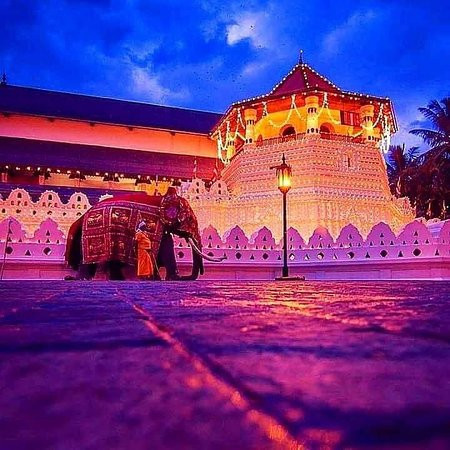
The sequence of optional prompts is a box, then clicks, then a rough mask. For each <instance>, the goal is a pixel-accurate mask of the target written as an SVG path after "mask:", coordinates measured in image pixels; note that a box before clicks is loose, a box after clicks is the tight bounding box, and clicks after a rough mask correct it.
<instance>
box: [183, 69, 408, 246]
mask: <svg viewBox="0 0 450 450" xmlns="http://www.w3.org/2000/svg"><path fill="white" fill-rule="evenodd" d="M396 130H397V125H396V120H395V116H394V111H393V108H392V105H391V102H390V100H389V99H387V98H380V97H374V96H369V95H364V94H358V93H356V92H345V91H342V90H341V89H339V88H338V87H337V86H336V85H334V84H333V83H332V82H331V81H329V80H327V79H326V78H324V77H323V76H321V75H319V74H318V73H317V72H316V71H314V70H313V69H312V68H311V67H310V66H309V65H307V64H303V63H299V64H298V65H296V66H295V67H294V68H293V69H292V70H291V72H290V73H289V74H288V75H287V76H286V77H285V78H283V80H282V81H281V82H280V83H279V84H277V85H276V86H275V87H274V88H273V89H272V91H271V92H270V93H269V94H266V95H262V96H259V97H255V98H250V99H247V100H244V101H241V102H238V103H235V104H233V105H231V106H230V108H229V109H228V110H227V112H226V113H225V114H224V116H223V117H222V119H221V120H220V122H219V123H218V124H217V125H216V126H215V128H214V129H213V131H212V134H211V135H212V137H213V139H214V140H216V142H217V146H218V152H219V156H220V158H221V160H222V162H223V163H224V164H225V168H224V170H223V172H222V180H221V181H222V186H221V188H222V189H221V190H223V189H224V185H226V187H227V188H228V191H229V197H227V198H225V197H224V196H223V195H222V197H224V198H223V199H222V200H220V199H219V200H218V199H217V198H214V196H212V195H209V196H208V198H205V197H204V196H198V195H197V196H195V195H192V196H191V201H193V202H194V204H197V205H198V207H197V209H198V212H199V214H200V215H201V216H202V218H203V219H204V221H205V223H204V224H205V225H206V224H207V223H206V222H207V221H208V220H210V221H211V223H212V224H213V225H214V226H216V227H217V228H218V229H219V231H222V232H223V231H225V230H227V229H229V228H230V227H232V226H233V225H235V224H239V226H240V227H241V228H242V229H243V230H244V231H245V232H246V233H248V234H251V233H253V232H254V231H255V230H257V229H259V228H260V227H261V226H262V225H266V226H268V227H269V228H270V229H271V230H272V231H273V232H274V234H275V235H276V237H278V238H279V237H280V236H281V220H280V211H281V195H280V194H279V192H278V190H277V186H276V179H275V173H274V171H273V170H271V169H270V167H271V166H275V165H277V164H279V163H280V161H281V156H282V154H283V153H284V154H285V155H286V159H287V161H288V162H289V164H290V165H291V166H292V169H293V180H292V184H293V185H292V189H291V191H290V193H289V196H288V208H289V225H290V226H292V227H294V228H296V229H297V230H298V231H299V232H300V233H301V234H302V235H303V236H304V237H305V238H307V237H309V236H310V235H311V234H312V233H313V231H314V230H315V229H316V228H317V227H318V226H324V227H326V228H327V229H328V230H329V231H330V232H331V234H333V235H334V236H337V234H338V233H339V231H340V230H341V229H342V227H344V226H345V225H347V224H349V223H352V224H354V225H356V227H357V228H358V229H359V230H361V232H362V233H367V232H368V231H369V230H370V229H371V228H372V226H373V225H374V224H376V223H378V222H380V221H383V222H386V223H387V224H389V225H390V226H391V227H392V228H393V229H395V230H399V229H400V228H401V227H402V226H404V225H405V224H406V223H408V222H410V221H411V220H412V219H413V218H414V213H413V210H412V208H411V206H410V204H409V201H408V200H407V199H406V198H403V199H396V198H393V197H392V195H391V193H390V190H389V186H388V179H387V174H386V164H385V161H384V158H383V154H382V151H383V149H387V148H388V146H389V137H390V134H391V133H392V132H395V131H396ZM196 199H197V201H196Z"/></svg>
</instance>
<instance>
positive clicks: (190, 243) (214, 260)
mask: <svg viewBox="0 0 450 450" xmlns="http://www.w3.org/2000/svg"><path fill="white" fill-rule="evenodd" d="M187 241H188V243H189V245H190V246H191V247H192V250H194V251H195V252H196V253H197V254H199V255H200V256H201V257H202V258H203V259H206V261H210V262H222V261H223V260H224V259H227V258H226V256H219V257H218V258H215V257H213V256H209V255H205V254H204V253H203V252H202V251H201V250H200V249H199V248H198V247H197V245H196V243H195V242H194V240H193V239H192V238H188V240H187Z"/></svg>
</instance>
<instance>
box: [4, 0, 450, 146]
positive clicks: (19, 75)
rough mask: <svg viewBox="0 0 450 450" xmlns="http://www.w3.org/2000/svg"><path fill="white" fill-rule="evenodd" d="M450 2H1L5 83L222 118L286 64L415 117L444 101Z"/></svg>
mask: <svg viewBox="0 0 450 450" xmlns="http://www.w3.org/2000/svg"><path fill="white" fill-rule="evenodd" d="M449 10H450V0H440V1H438V0H428V1H426V2H425V1H418V0H408V1H406V0H395V1H388V0H378V1H376V2H374V1H373V0H371V1H358V0H340V1H338V2H331V1H328V0H321V1H316V0H308V1H307V0H283V1H279V0H269V1H265V0H260V1H257V2H254V1H252V0H249V1H221V2H220V1H216V0H209V1H207V0H164V1H159V0H157V1H153V0H40V1H34V0H0V17H1V22H2V28H1V29H2V33H1V39H0V69H1V70H5V71H6V73H7V75H8V81H9V83H11V84H18V85H25V86H35V87H40V88H47V89H55V90H63V91H70V92H79V93H85V94H91V95H100V96H110V97H118V98H125V99H133V100H140V101H148V102H154V103H162V104H167V105H175V106H184V107H192V108H197V109H206V110H211V111H219V112H223V111H224V110H225V109H226V108H227V106H228V105H229V104H230V103H231V102H233V101H236V100H240V99H242V98H246V97H250V96H253V95H259V94H262V93H265V92H267V91H268V90H270V89H271V88H272V86H273V85H274V84H276V83H277V82H278V81H279V80H280V78H281V77H283V76H284V75H285V74H286V73H287V72H288V71H289V70H290V69H291V67H292V66H293V65H294V64H295V63H296V62H297V60H298V54H299V49H303V50H304V59H305V61H306V62H308V63H309V64H310V65H311V66H312V67H314V68H315V69H316V70H318V71H319V72H321V73H322V74H323V75H325V76H327V77H328V78H330V79H331V80H332V81H333V82H334V83H336V84H337V85H338V86H339V87H341V88H343V89H346V90H352V91H358V92H364V93H368V94H374V95H380V96H389V97H390V98H391V99H392V100H393V102H394V106H395V109H396V112H397V115H398V120H399V125H400V127H401V131H400V132H399V133H398V135H397V137H396V139H395V141H396V142H403V141H406V142H407V145H413V144H414V143H416V142H420V140H417V138H416V137H414V136H412V135H408V133H407V130H409V129H410V128H413V127H415V126H418V125H420V121H421V119H422V117H421V115H420V113H418V111H417V108H418V107H419V106H424V105H426V104H427V102H428V101H429V100H431V99H433V98H437V99H441V98H443V97H444V96H448V95H450V25H449V22H448V11H449Z"/></svg>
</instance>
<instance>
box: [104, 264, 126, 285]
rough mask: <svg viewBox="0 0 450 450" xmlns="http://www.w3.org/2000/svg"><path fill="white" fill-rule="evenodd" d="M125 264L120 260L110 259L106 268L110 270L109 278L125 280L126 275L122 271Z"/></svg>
mask: <svg viewBox="0 0 450 450" xmlns="http://www.w3.org/2000/svg"><path fill="white" fill-rule="evenodd" d="M122 268H123V264H122V263H121V262H120V261H108V263H107V264H106V269H107V271H108V275H109V279H110V280H115V281H123V280H125V277H124V276H123V273H122Z"/></svg>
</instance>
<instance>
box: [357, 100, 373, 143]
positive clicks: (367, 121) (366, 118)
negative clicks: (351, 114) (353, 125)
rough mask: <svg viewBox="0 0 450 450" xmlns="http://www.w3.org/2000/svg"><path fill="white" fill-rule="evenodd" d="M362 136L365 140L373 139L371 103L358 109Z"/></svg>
mask: <svg viewBox="0 0 450 450" xmlns="http://www.w3.org/2000/svg"><path fill="white" fill-rule="evenodd" d="M359 116H360V119H361V126H362V129H363V133H362V134H363V137H364V140H365V141H368V142H370V141H373V139H374V136H373V105H364V106H361V108H360V109H359Z"/></svg>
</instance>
